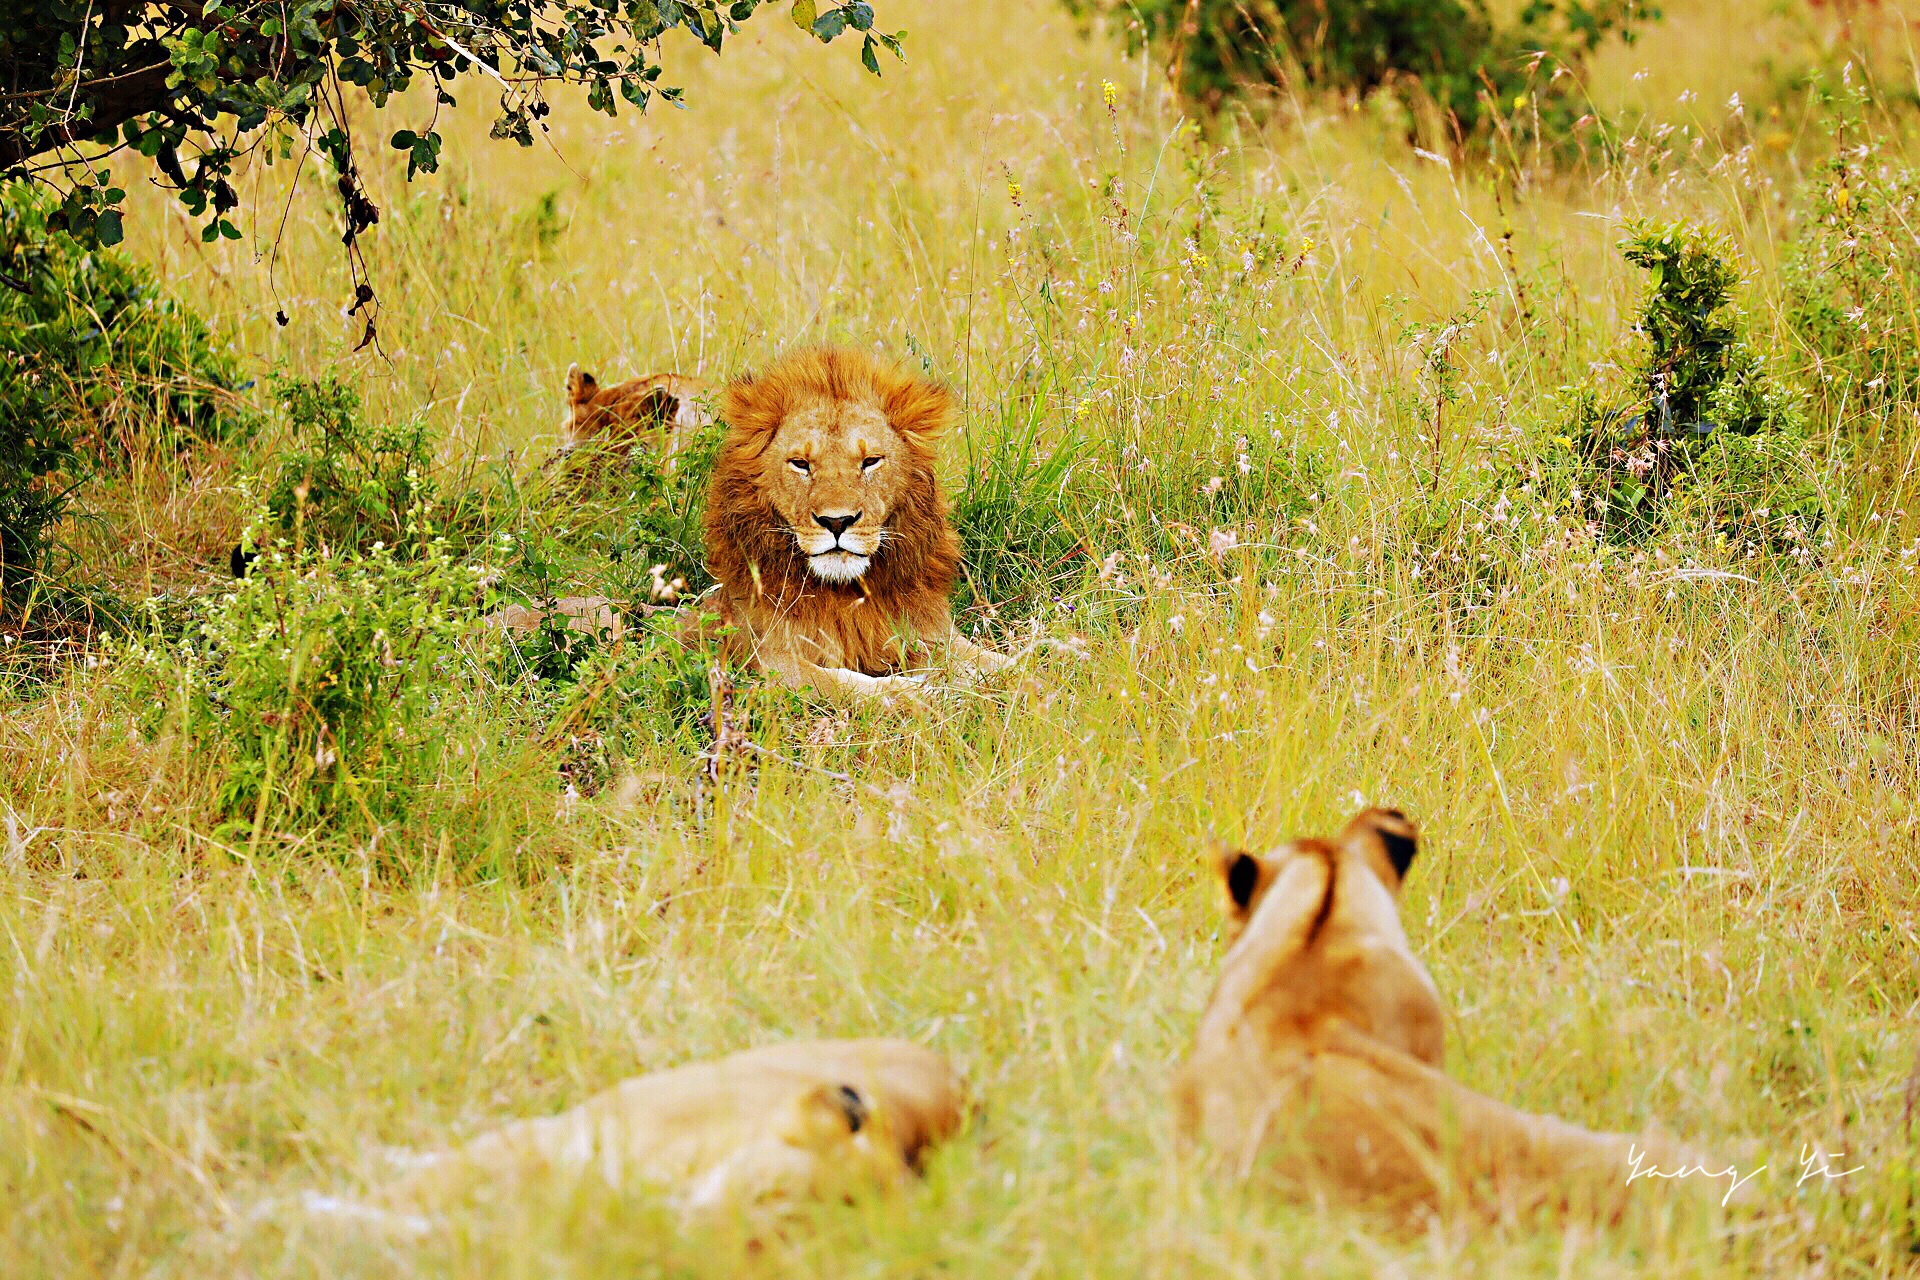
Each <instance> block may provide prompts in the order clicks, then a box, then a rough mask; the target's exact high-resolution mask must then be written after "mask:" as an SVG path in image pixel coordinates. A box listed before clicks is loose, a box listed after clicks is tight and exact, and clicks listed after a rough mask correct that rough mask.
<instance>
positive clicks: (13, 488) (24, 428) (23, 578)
mask: <svg viewBox="0 0 1920 1280" xmlns="http://www.w3.org/2000/svg"><path fill="white" fill-rule="evenodd" d="M52 392H53V389H52V387H51V385H50V384H49V382H48V380H47V379H46V378H45V377H44V376H43V375H42V374H41V373H40V372H39V370H38V369H37V368H36V367H35V366H34V364H33V362H32V360H31V359H30V358H29V356H28V355H27V354H26V353H25V352H21V351H17V350H14V349H11V348H7V347H0V605H5V604H15V605H17V604H18V603H19V602H20V600H21V599H22V598H23V597H25V596H26V595H27V594H28V593H29V592H31V591H32V589H33V587H34V585H35V584H36V583H38V582H40V581H41V579H42V578H43V577H44V576H45V574H46V571H47V560H48V556H49V555H50V554H51V551H52V543H53V535H54V530H55V529H56V528H57V527H58V525H59V523H60V519H61V517H62V516H64V515H65V514H66V510H67V503H68V498H69V496H70V495H71V493H72V483H71V481H70V480H68V479H67V478H66V476H67V473H68V471H69V470H70V469H71V467H72V465H73V463H74V454H73V447H72V442H71V440H70V439H69V438H68V436H67V434H66V423H65V420H64V419H63V418H62V416H61V414H60V408H59V404H58V402H57V398H56V397H55V396H54V395H53V393H52Z"/></svg>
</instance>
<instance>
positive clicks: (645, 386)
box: [560, 364, 714, 458]
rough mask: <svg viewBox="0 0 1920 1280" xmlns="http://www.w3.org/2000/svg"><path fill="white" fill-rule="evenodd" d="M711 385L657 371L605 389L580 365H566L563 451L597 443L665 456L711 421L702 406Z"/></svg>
mask: <svg viewBox="0 0 1920 1280" xmlns="http://www.w3.org/2000/svg"><path fill="white" fill-rule="evenodd" d="M713 393H714V387H713V384H712V383H710V382H706V381H704V380H703V379H700V378H693V377H688V376H686V375H685V374H679V373H655V374H650V375H648V376H647V377H644V378H634V379H632V380H630V381H627V382H620V383H615V384H614V385H613V386H610V387H603V386H601V385H600V383H599V382H598V381H597V380H596V379H595V378H594V376H593V375H592V374H590V373H588V372H586V371H585V370H583V369H582V368H581V367H580V366H579V365H577V364H575V365H569V366H567V389H566V401H565V405H564V407H563V408H562V410H561V416H560V434H561V436H562V438H563V439H564V440H565V441H566V443H565V444H564V445H563V446H562V448H563V450H565V451H571V450H573V449H577V448H579V447H580V446H581V445H584V444H588V443H596V444H599V445H602V446H604V447H608V448H619V449H630V448H632V447H633V446H634V445H635V444H639V443H642V442H646V443H648V444H649V445H650V446H651V447H652V448H653V450H654V452H656V453H658V454H659V455H660V456H661V457H663V458H671V457H673V456H674V455H675V454H677V453H678V452H679V451H680V446H681V444H682V443H683V442H684V440H685V438H686V436H687V434H688V433H690V432H693V431H697V430H699V429H700V428H701V427H704V426H706V425H707V424H708V423H710V422H712V421H713V415H712V414H711V413H709V412H708V411H707V409H706V408H705V407H704V406H705V405H706V404H710V403H711V402H712V399H713Z"/></svg>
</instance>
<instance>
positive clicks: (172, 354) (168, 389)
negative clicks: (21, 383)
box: [0, 184, 254, 456]
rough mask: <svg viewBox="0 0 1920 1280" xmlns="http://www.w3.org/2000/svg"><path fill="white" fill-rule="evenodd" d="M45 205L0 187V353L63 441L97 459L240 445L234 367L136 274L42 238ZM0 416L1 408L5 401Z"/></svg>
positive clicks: (72, 245) (242, 410) (198, 323)
mask: <svg viewBox="0 0 1920 1280" xmlns="http://www.w3.org/2000/svg"><path fill="white" fill-rule="evenodd" d="M51 204H52V202H51V200H50V199H49V198H48V197H46V196H45V194H44V193H41V192H37V191H35V190H33V189H31V188H29V187H26V186H23V185H20V184H8V185H6V186H0V285H3V286H4V287H0V351H6V352H9V353H10V354H11V355H12V357H13V359H14V362H15V366H16V368H18V369H24V370H25V372H26V376H27V377H28V378H30V379H34V380H37V383H36V384H37V386H38V391H37V392H36V394H37V395H38V396H40V397H42V398H43V399H44V400H45V401H46V403H47V404H49V405H50V406H52V411H53V412H55V413H57V414H58V415H59V416H60V417H61V418H62V419H63V420H64V421H65V423H66V426H65V433H66V434H67V435H68V436H69V437H70V438H71V439H73V440H74V441H76V442H77V443H79V444H81V445H83V446H87V445H90V446H91V447H92V448H93V450H94V451H96V452H98V453H101V454H102V455H103V456H111V455H112V454H113V453H115V452H118V451H123V450H124V449H126V448H127V447H129V446H130V445H132V444H133V443H134V442H135V441H136V440H140V439H145V438H151V439H155V440H157V441H158V442H160V443H161V444H162V445H164V446H165V447H167V448H169V449H176V450H177V449H180V448H184V447H186V446H187V445H189V444H191V443H193V442H194V441H199V440H226V439H233V438H237V437H241V436H243V435H245V434H246V433H247V432H248V431H249V430H250V429H251V428H252V426H253V425H254V416H253V414H252V413H251V411H250V410H249V409H248V407H247V406H246V404H245V403H244V402H243V401H242V400H241V399H240V397H239V392H241V391H242V390H244V389H245V387H246V386H249V385H251V384H250V383H242V382H241V380H240V376H239V372H238V367H237V365H236V363H235V361H234V359H233V358H232V356H230V355H229V354H228V353H227V352H225V351H223V350H221V349H219V348H218V346H217V345H216V343H215V340H214V336H213V334H212V332H211V330H209V328H208V327H207V323H206V321H205V320H203V319H201V317H200V316H198V315H197V314H195V313H194V312H193V310H192V309H190V308H188V307H186V306H184V305H182V304H181V303H180V302H179V301H178V300H176V299H174V298H172V297H170V296H168V295H167V294H166V293H165V292H163V291H162V290H161V289H160V287H159V285H158V284H157V283H156V282H155V280H154V278H153V273H152V272H151V271H150V270H148V269H147V268H146V267H144V266H141V265H140V264H138V263H136V262H134V261H133V260H132V259H130V258H127V257H126V256H124V255H122V254H120V253H117V252H114V251H112V250H106V249H94V250H86V249H83V248H82V247H81V246H80V245H79V244H78V243H77V242H75V241H74V240H71V239H69V238H68V237H66V236H64V235H62V234H59V233H58V232H54V231H51V230H49V228H48V225H47V223H48V216H49V210H50V207H51ZM9 408H12V405H11V403H10V405H9Z"/></svg>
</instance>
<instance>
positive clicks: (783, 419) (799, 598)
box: [706, 349, 1012, 696]
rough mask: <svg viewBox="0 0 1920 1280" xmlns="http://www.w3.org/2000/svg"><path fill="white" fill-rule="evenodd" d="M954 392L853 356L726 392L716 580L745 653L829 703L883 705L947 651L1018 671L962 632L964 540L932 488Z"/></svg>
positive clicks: (793, 359)
mask: <svg viewBox="0 0 1920 1280" xmlns="http://www.w3.org/2000/svg"><path fill="white" fill-rule="evenodd" d="M953 415H954V408H953V399H952V397H951V396H949V395H948V394H947V391H946V389H945V388H943V387H941V386H939V385H938V384H936V383H933V382H930V381H928V380H927V379H925V378H922V377H919V376H917V375H915V374H912V373H909V372H907V371H906V370H905V369H902V368H901V367H900V366H898V365H896V364H894V363H892V362H890V361H885V360H881V359H877V358H875V357H874V356H871V355H867V354H865V353H863V352H859V351H848V350H837V349H823V350H813V351H802V352H799V353H797V354H794V355H790V356H788V357H786V358H785V359H783V360H781V361H779V362H778V363H776V364H774V365H773V366H772V367H771V368H769V369H767V370H766V371H765V372H764V373H761V374H759V375H757V376H756V375H753V374H748V375H746V376H744V377H742V378H739V379H738V380H736V381H735V382H733V383H732V384H731V385H729V386H728V387H727V389H726V392H725V394H724V395H723V396H722V398H721V407H720V416H721V418H722V420H723V421H725V423H726V424H727V434H726V437H725V438H724V440H723V441H722V442H721V445H720V454H719V458H718V460H717V461H716V462H715V464H714V473H713V486H712V489H711V491H710V493H709V496H708V499H707V516H706V541H707V568H708V571H709V572H711V573H712V574H713V576H714V577H715V578H717V579H719V581H720V588H719V600H718V604H719V608H720V614H721V617H722V619H723V620H724V621H725V622H727V623H729V624H731V625H733V626H734V627H736V628H737V632H736V639H735V640H734V642H733V643H734V644H735V645H736V646H737V647H738V649H739V650H740V652H741V654H742V656H747V657H750V658H752V659H753V660H754V661H755V662H757V663H758V664H759V665H760V666H761V667H762V668H764V669H766V670H767V671H770V672H772V673H773V674H774V675H776V676H778V677H780V678H781V679H784V680H786V681H788V682H790V683H793V684H796V685H804V686H809V687H812V688H814V689H816V690H818V691H820V692H822V693H828V694H836V695H842V696H844V695H857V694H872V693H883V692H886V691H888V690H894V689H899V688H901V687H902V686H903V685H914V684H918V683H919V682H920V681H921V679H922V677H919V676H915V675H912V674H909V673H910V672H912V671H913V670H914V669H916V668H925V667H927V666H928V665H930V660H932V659H933V658H934V657H935V656H936V654H944V655H945V656H946V657H948V658H949V659H950V660H952V661H954V662H955V663H956V665H958V666H960V667H962V668H967V669H980V668H991V669H998V668H1001V667H1005V666H1007V665H1008V664H1009V663H1011V662H1012V659H1010V658H1007V657H1005V656H1004V655H1001V654H996V653H992V652H990V651H988V650H985V649H981V648H979V647H978V646H976V645H974V644H972V643H970V642H969V641H967V640H966V639H965V638H963V637H962V636H961V635H960V634H959V633H958V632H957V631H956V630H955V629H954V625H953V615H952V613H951V611H950V610H949V607H948V603H947V597H948V595H949V594H950V593H951V592H952V590H953V582H954V575H955V574H956V573H957V572H958V570H959V567H960V541H959V539H958V538H957V537H955V536H954V532H953V529H952V527H951V526H950V525H949V524H948V522H947V500H946V498H945V496H944V495H942V493H941V492H940V485H939V482H938V481H937V480H936V479H935V478H934V473H933V463H934V446H935V442H936V441H937V440H938V439H939V437H940V434H941V433H942V432H944V431H945V430H946V429H947V427H948V426H949V425H950V424H951V423H952V420H953Z"/></svg>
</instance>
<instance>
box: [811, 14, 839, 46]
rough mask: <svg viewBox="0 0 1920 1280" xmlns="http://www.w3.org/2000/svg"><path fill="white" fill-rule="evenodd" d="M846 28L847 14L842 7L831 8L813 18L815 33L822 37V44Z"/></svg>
mask: <svg viewBox="0 0 1920 1280" xmlns="http://www.w3.org/2000/svg"><path fill="white" fill-rule="evenodd" d="M846 29H847V15H846V11H845V10H842V9H829V10H827V11H826V12H825V13H823V14H821V15H820V16H819V17H817V18H815V19H814V20H813V34H814V35H816V36H819V37H820V41H821V43H822V44H824V43H826V42H827V41H829V40H831V39H833V38H834V37H835V36H837V35H839V34H840V33H841V32H842V31H845V30H846Z"/></svg>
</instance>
